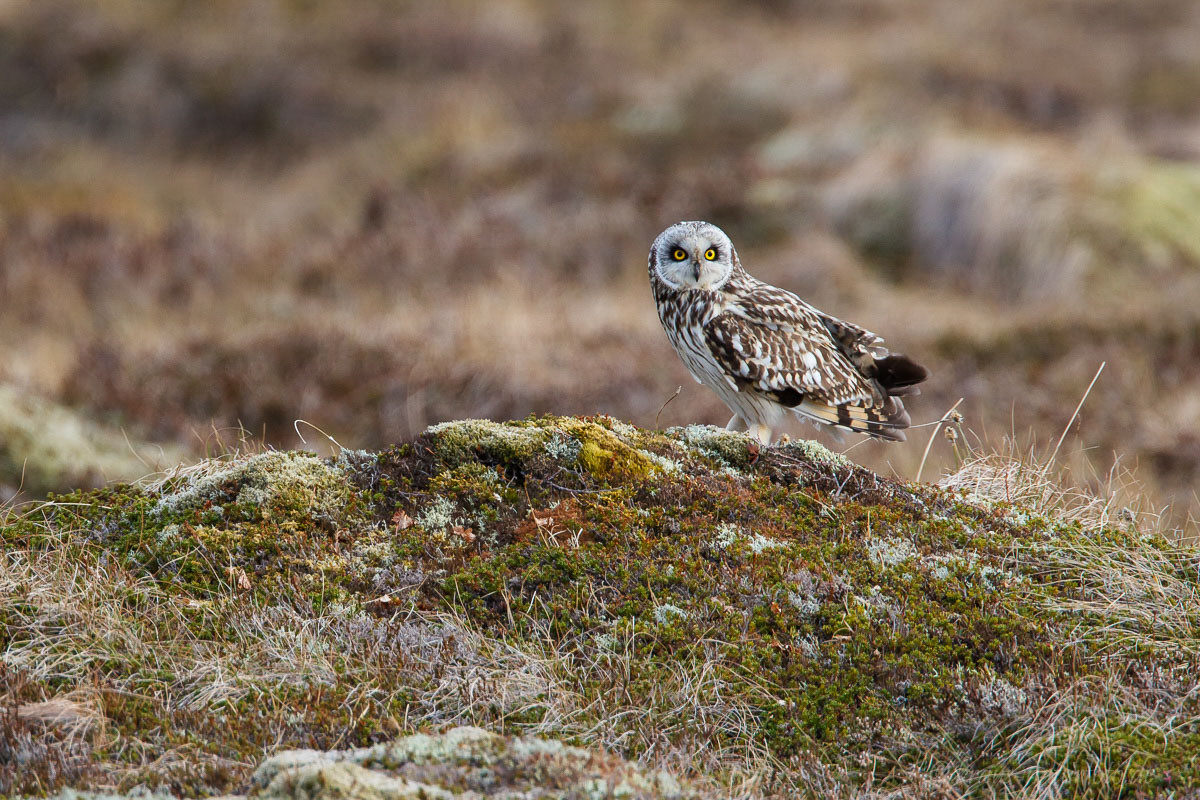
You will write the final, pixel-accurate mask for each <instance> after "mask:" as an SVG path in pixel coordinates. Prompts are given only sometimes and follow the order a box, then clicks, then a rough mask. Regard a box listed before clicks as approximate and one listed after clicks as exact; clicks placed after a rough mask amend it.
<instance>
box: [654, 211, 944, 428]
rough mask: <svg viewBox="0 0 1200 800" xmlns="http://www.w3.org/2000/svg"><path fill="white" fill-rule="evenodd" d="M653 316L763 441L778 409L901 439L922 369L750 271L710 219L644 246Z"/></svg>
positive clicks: (778, 417) (736, 421)
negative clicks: (907, 404)
mask: <svg viewBox="0 0 1200 800" xmlns="http://www.w3.org/2000/svg"><path fill="white" fill-rule="evenodd" d="M649 265H650V286H651V288H653V290H654V301H655V303H656V304H657V305H658V316H659V319H661V320H662V324H663V327H664V328H665V329H666V331H667V337H668V338H669V339H670V340H671V344H672V345H674V347H675V352H677V353H679V357H680V358H682V359H683V363H684V364H685V365H686V366H687V368H688V371H689V372H691V373H692V377H693V378H695V379H696V380H697V381H698V382H699V383H703V384H704V385H706V386H708V387H709V388H710V389H712V390H713V391H714V392H716V393H717V396H718V397H720V398H721V400H722V401H724V403H725V405H727V406H729V409H730V410H731V411H732V412H733V419H731V420H729V427H730V428H733V427H735V426H744V427H745V428H747V429H749V430H750V432H751V433H753V434H754V435H755V436H757V437H758V438H759V439H760V440H762V441H763V442H765V443H766V442H770V440H771V429H772V428H776V427H778V426H779V424H780V422H782V421H783V418H784V417H785V416H786V414H787V412H789V411H790V412H792V413H794V414H797V415H799V416H800V417H802V418H804V419H807V420H809V421H811V422H815V423H818V424H824V425H832V426H834V427H836V428H840V429H843V430H851V431H858V432H860V433H865V434H868V435H870V436H874V437H877V438H879V439H891V440H893V441H903V440H904V429H905V428H907V427H908V426H909V422H910V420H909V417H908V412H906V411H905V410H904V403H903V402H902V401H901V400H900V398H901V397H903V396H906V395H914V394H919V393H920V389H918V388H917V384H918V383H920V382H921V381H923V380H925V378H927V377H928V375H929V373H928V372H927V371H926V370H925V368H924V367H922V366H920V365H919V364H917V363H916V362H914V361H912V360H911V359H909V358H907V357H905V356H902V355H898V354H894V353H888V351H887V349H886V348H885V347H883V339H881V338H880V337H878V336H876V335H875V334H873V333H871V332H870V331H868V330H864V329H863V328H860V327H858V326H857V325H851V324H850V323H848V322H842V321H841V320H839V319H836V318H834V317H831V316H829V315H828V314H825V313H823V312H821V311H818V310H817V309H815V308H813V307H812V306H810V305H809V304H808V303H806V302H804V301H803V300H801V299H800V298H799V297H797V296H796V295H794V294H792V293H791V292H787V291H784V290H783V289H779V288H776V287H774V286H771V285H769V284H766V283H763V282H762V281H760V280H758V279H756V278H752V277H751V276H750V275H749V274H747V272H746V271H745V270H744V269H742V265H741V262H740V261H739V260H738V256H737V251H735V250H734V249H733V242H731V241H730V240H729V237H728V236H726V235H725V232H724V231H722V230H721V229H720V228H718V227H717V226H716V225H710V224H709V223H707V222H680V223H678V224H676V225H672V226H671V227H669V228H667V229H666V230H665V231H663V232H662V233H661V234H659V236H658V238H657V239H655V240H654V245H653V246H652V247H651V248H650V263H649Z"/></svg>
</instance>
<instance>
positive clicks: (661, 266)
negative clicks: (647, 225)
mask: <svg viewBox="0 0 1200 800" xmlns="http://www.w3.org/2000/svg"><path fill="white" fill-rule="evenodd" d="M736 264H737V253H736V252H734V249H733V242H731V241H729V237H728V236H726V235H725V231H723V230H721V229H720V228H718V227H717V226H716V225H713V224H711V223H708V222H700V221H696V222H677V223H675V224H674V225H672V226H671V227H669V228H667V229H666V230H665V231H663V232H662V233H660V234H659V235H658V238H657V239H655V240H654V244H653V245H652V246H651V248H650V268H651V269H652V270H653V271H654V273H655V274H656V275H657V276H658V277H659V279H660V280H662V281H663V283H665V284H667V285H668V286H670V287H671V288H672V289H677V290H679V291H684V290H687V289H720V288H721V287H722V286H724V285H725V282H726V281H728V280H729V277H730V276H731V275H732V274H733V271H734V269H735V265H736Z"/></svg>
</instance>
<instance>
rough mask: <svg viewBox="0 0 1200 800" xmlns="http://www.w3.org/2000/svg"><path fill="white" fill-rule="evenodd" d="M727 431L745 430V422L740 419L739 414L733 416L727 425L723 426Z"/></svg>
mask: <svg viewBox="0 0 1200 800" xmlns="http://www.w3.org/2000/svg"><path fill="white" fill-rule="evenodd" d="M725 430H727V431H744V430H746V421H745V420H744V419H742V417H741V415H740V414H734V415H733V416H732V417H730V418H729V424H728V425H726V426H725Z"/></svg>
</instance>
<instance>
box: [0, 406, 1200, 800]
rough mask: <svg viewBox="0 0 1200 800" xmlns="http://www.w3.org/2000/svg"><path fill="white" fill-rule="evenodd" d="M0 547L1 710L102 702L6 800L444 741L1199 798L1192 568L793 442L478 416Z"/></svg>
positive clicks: (227, 468) (121, 501) (276, 465)
mask: <svg viewBox="0 0 1200 800" xmlns="http://www.w3.org/2000/svg"><path fill="white" fill-rule="evenodd" d="M0 530H2V535H3V542H4V545H5V548H6V552H7V553H9V554H11V555H8V556H6V557H7V558H9V561H10V563H9V565H8V566H9V570H8V573H7V574H8V575H9V576H11V577H10V578H9V579H8V580H9V581H10V582H11V586H10V589H11V590H14V597H15V589H16V588H17V587H20V588H22V589H23V590H24V591H25V593H26V595H27V596H28V597H27V598H26V599H15V600H14V599H9V600H6V601H4V604H3V605H0V621H2V622H4V623H5V627H3V628H0V631H3V633H0V647H3V650H4V653H5V660H6V663H7V664H8V665H9V667H10V669H11V670H12V673H11V676H10V682H11V681H15V680H17V677H16V676H19V686H17V688H15V689H10V691H9V694H10V696H11V697H12V698H13V700H12V702H13V703H15V704H18V705H19V704H21V703H31V702H39V701H44V700H47V699H50V698H54V697H58V696H62V695H64V694H66V693H70V692H72V691H75V692H78V691H82V690H83V688H84V687H91V688H90V689H88V691H91V692H93V694H94V695H95V699H94V705H95V706H96V707H97V708H98V709H100V711H99V714H100V716H101V717H102V720H103V723H102V724H100V723H97V725H96V726H95V727H94V728H89V729H88V730H89V731H92V733H90V734H89V736H87V737H84V738H83V741H86V743H87V745H88V749H87V757H86V758H82V759H80V758H76V759H75V760H74V761H71V762H70V763H72V764H74V765H76V766H75V768H74V771H71V770H63V769H61V767H60V766H55V765H57V764H58V762H54V763H53V764H51V762H52V760H53V758H56V757H57V758H60V761H61V760H62V759H66V758H67V755H66V751H62V752H59V751H55V750H54V749H53V748H50V749H48V750H46V751H45V752H44V753H43V754H42V755H41V756H39V758H40V759H41V762H39V763H41V767H40V768H38V769H30V770H28V771H27V772H26V773H25V774H26V775H28V776H34V777H27V778H24V779H20V780H18V779H13V780H10V782H9V784H8V786H9V787H10V788H11V789H12V790H20V791H26V792H34V791H48V790H52V789H54V788H56V787H57V786H58V785H61V784H62V783H63V782H64V781H68V782H70V783H71V784H72V785H76V786H91V787H97V788H103V787H106V786H108V785H110V784H112V783H114V782H115V783H116V784H117V785H118V786H119V787H121V788H128V787H130V786H134V785H139V784H145V785H148V786H151V787H163V788H166V789H169V790H171V791H173V792H176V793H180V794H196V793H207V792H213V791H230V790H232V789H234V788H236V787H238V786H240V785H242V783H243V782H244V781H246V780H247V779H248V777H249V775H248V771H247V768H246V767H245V766H244V765H246V764H249V763H257V762H258V761H260V760H261V759H262V757H263V756H264V754H265V753H266V752H267V751H268V750H270V749H272V748H277V747H280V746H283V747H303V748H316V749H320V750H325V749H330V748H343V747H347V746H355V747H368V746H370V745H372V744H376V743H380V742H385V741H391V740H393V739H395V737H396V736H400V735H409V734H413V733H415V732H417V731H421V730H440V729H442V728H445V727H449V726H452V725H460V724H471V725H480V726H485V727H488V728H491V729H494V730H496V731H497V732H499V733H503V734H510V735H511V734H538V735H546V736H553V737H555V738H557V739H561V740H563V741H564V742H567V743H569V744H573V745H574V744H579V745H586V746H590V747H597V746H598V747H601V748H604V749H607V750H609V751H612V752H614V753H615V754H617V755H619V756H621V757H623V758H629V759H635V760H638V761H640V762H642V763H643V764H646V765H647V766H648V767H655V768H658V767H665V768H669V769H670V770H671V771H673V772H675V773H676V774H678V775H680V776H681V777H682V778H683V779H684V780H687V781H689V782H690V783H692V784H694V785H695V786H697V787H699V788H698V789H697V791H698V792H701V793H702V794H705V795H706V796H712V797H722V796H729V795H730V794H731V793H732V794H737V795H738V796H748V797H768V796H787V797H793V796H805V795H808V796H814V797H827V796H830V795H831V794H842V795H853V794H855V793H858V792H862V791H867V787H870V788H869V790H870V791H885V792H895V793H898V794H897V796H903V795H905V794H912V795H914V796H915V795H919V794H921V792H922V791H925V789H922V787H926V788H927V787H929V786H933V785H936V786H942V787H945V788H946V791H947V792H952V793H954V792H957V793H963V794H971V793H979V794H987V795H991V796H1024V795H1025V794H1028V793H1029V792H1033V793H1036V794H1040V795H1041V796H1047V797H1059V796H1061V797H1067V796H1080V795H1089V796H1098V795H1103V794H1111V793H1116V792H1118V791H1127V792H1131V793H1135V794H1136V793H1137V792H1141V793H1143V794H1146V795H1154V794H1164V793H1169V792H1172V791H1176V790H1177V789H1179V788H1180V787H1193V786H1200V768H1198V767H1197V766H1196V764H1195V763H1194V759H1193V757H1192V755H1191V754H1192V753H1194V752H1195V748H1196V747H1197V745H1200V722H1198V721H1197V720H1200V697H1197V695H1196V694H1195V692H1194V691H1191V690H1190V688H1189V687H1190V686H1191V685H1192V682H1191V681H1190V678H1189V676H1190V675H1194V674H1195V670H1196V668H1197V667H1198V666H1200V636H1198V635H1197V631H1200V605H1198V604H1197V603H1196V602H1195V600H1196V599H1197V598H1198V597H1200V575H1198V573H1197V570H1196V568H1195V565H1196V563H1197V561H1198V560H1200V557H1198V556H1197V554H1196V553H1195V552H1194V551H1191V550H1186V549H1180V548H1178V547H1175V546H1174V545H1171V544H1170V543H1168V542H1167V541H1165V540H1163V539H1161V538H1159V537H1155V536H1150V535H1144V534H1142V533H1140V532H1138V531H1137V530H1135V529H1133V528H1132V527H1130V528H1127V529H1116V528H1112V527H1094V528H1085V527H1084V526H1082V525H1080V524H1078V523H1066V522H1064V521H1061V520H1056V519H1054V518H1053V517H1046V516H1042V515H1041V514H1040V513H1039V510H1038V509H1027V508H1016V507H1013V506H1010V505H1008V504H1006V503H1004V502H993V501H986V502H985V501H984V498H981V497H977V496H968V495H966V494H963V493H955V492H951V491H948V490H943V489H938V488H936V487H930V486H927V485H917V484H904V483H900V482H897V481H893V480H889V479H886V478H882V477H880V476H878V475H875V474H874V473H872V472H869V471H867V470H864V469H862V468H859V467H857V466H855V465H853V464H852V463H850V462H849V461H848V460H846V459H845V458H843V457H841V456H838V455H836V454H833V453H830V452H828V451H827V450H825V449H824V448H820V447H819V446H816V445H813V444H812V443H806V442H801V443H794V444H790V445H787V446H783V447H762V446H760V445H759V444H758V443H757V442H756V441H754V440H752V439H750V438H749V437H746V436H744V435H742V434H734V433H729V432H725V431H721V430H719V429H715V428H705V427H689V428H685V429H679V430H672V431H668V432H667V433H656V432H650V431H643V430H639V429H636V428H633V427H631V426H629V425H627V424H625V423H622V422H619V421H617V420H613V419H610V418H605V417H598V418H586V419H575V418H555V417H546V418H530V419H527V420H524V421H520V422H513V423H504V424H501V423H494V422H489V421H481V420H471V421H464V422H455V423H448V424H444V425H438V426H434V427H432V428H430V429H429V430H427V431H426V432H425V433H424V434H423V435H422V436H421V437H419V438H418V439H416V440H415V441H414V442H411V443H409V444H405V445H400V446H398V447H394V448H392V449H390V450H387V451H384V452H381V453H379V454H365V453H345V454H343V456H342V457H341V458H340V459H338V460H336V461H322V460H319V459H316V458H313V457H311V456H306V455H303V454H296V453H266V454H261V455H257V456H251V457H248V458H244V459H239V460H234V461H232V462H218V463H209V464H206V465H202V466H200V467H197V468H193V469H191V470H188V471H184V472H182V473H180V474H179V475H177V476H175V477H174V478H172V479H170V480H167V481H165V482H163V483H160V484H157V485H152V486H142V487H130V486H121V487H113V488H110V489H105V490H100V491H96V492H91V493H86V494H80V495H76V496H72V497H69V498H54V500H53V502H52V503H50V504H47V505H45V506H42V507H40V508H39V509H37V510H35V511H33V512H30V513H26V514H25V515H23V516H21V517H19V518H13V519H10V520H9V521H8V522H7V524H6V525H4V527H3V528H2V529H0ZM64 560H66V561H69V563H70V564H72V565H73V570H74V571H73V572H68V573H66V574H63V573H62V572H61V570H60V571H57V572H56V571H54V570H53V569H51V566H53V565H56V564H57V565H61V564H62V563H63V562H64ZM80 581H83V582H84V583H86V586H83V585H82V584H81V583H80ZM51 595H54V596H55V597H57V598H64V597H73V596H76V595H78V597H79V598H80V599H79V601H78V602H77V603H76V607H75V608H74V609H73V610H71V611H70V612H68V611H67V610H65V609H64V608H63V607H62V606H63V603H62V602H57V603H51V602H50V600H49V599H48V598H49V597H50V596H51ZM1114 597H1117V598H1120V602H1114V601H1113V598H1114ZM90 616H94V617H98V618H101V620H102V624H101V623H100V622H93V623H92V624H91V627H90V628H88V629H86V630H85V629H81V628H80V627H79V623H78V619H80V618H89V617H90ZM114 631H117V632H119V636H118V633H114ZM114 637H118V638H120V637H124V638H123V639H122V641H123V642H124V644H123V646H122V647H120V648H116V647H113V646H111V644H109V642H110V641H111V640H112V639H113V638H114ZM97 676H99V677H97ZM14 685H15V684H14ZM1131 687H1132V688H1131ZM1137 687H1144V688H1141V689H1139V688H1137ZM134 689H136V693H135V694H133V695H132V696H131V694H130V693H131V692H133V690H134ZM164 718H165V719H167V720H169V722H170V724H169V725H162V724H160V723H158V722H154V723H153V724H152V723H151V721H152V720H161V719H164ZM102 731H103V732H106V735H101V732H102ZM113 732H117V733H119V734H120V736H118V737H117V738H116V739H114V738H113V737H112V733H113ZM18 733H19V732H17V733H12V734H11V736H10V738H12V737H17V735H18ZM130 737H132V738H135V739H136V740H137V741H139V742H141V743H142V744H141V745H140V746H139V748H136V749H130V748H129V747H127V746H124V745H123V744H121V742H123V741H128V740H129V738H130ZM15 740H16V739H15V738H14V741H15ZM3 741H4V739H3V735H2V734H0V743H2V742H3ZM66 741H67V740H66V739H63V742H64V745H63V747H66V744H65V742H66ZM72 741H73V742H74V744H73V746H77V745H78V744H79V742H80V741H81V740H80V738H79V737H76V738H75V739H74V740H72ZM72 752H74V751H72ZM167 752H170V753H173V754H176V755H175V756H174V757H173V759H170V760H162V761H158V760H155V759H150V758H147V757H146V754H147V753H156V754H163V753H167ZM55 753H57V755H55ZM179 753H185V754H187V755H184V756H179V755H178V754H179ZM47 765H50V766H47ZM34 766H35V767H37V766H38V765H37V764H34ZM52 766H53V769H52V768H51V767H52ZM62 776H66V777H62ZM112 776H116V778H115V779H114V778H113V777H112ZM0 779H3V773H0ZM2 788H4V787H3V786H0V789H2ZM636 796H641V795H636Z"/></svg>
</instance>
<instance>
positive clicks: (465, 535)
mask: <svg viewBox="0 0 1200 800" xmlns="http://www.w3.org/2000/svg"><path fill="white" fill-rule="evenodd" d="M454 535H455V536H461V537H462V539H463V541H465V542H466V543H467V544H470V543H471V542H473V541H475V531H473V530H471V529H470V528H460V527H459V526H457V525H455V526H454Z"/></svg>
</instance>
